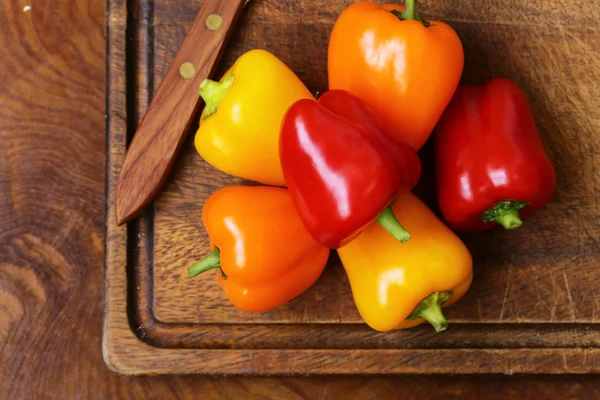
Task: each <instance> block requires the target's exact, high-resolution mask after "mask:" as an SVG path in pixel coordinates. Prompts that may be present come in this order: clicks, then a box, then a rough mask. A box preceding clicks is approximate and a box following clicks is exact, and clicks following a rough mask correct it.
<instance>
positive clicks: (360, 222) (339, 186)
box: [279, 91, 421, 248]
mask: <svg viewBox="0 0 600 400" xmlns="http://www.w3.org/2000/svg"><path fill="white" fill-rule="evenodd" d="M385 129H387V128H386V127H385V126H384V125H381V124H380V120H379V119H378V118H377V116H376V115H375V114H374V113H373V112H372V111H371V110H370V109H369V108H368V107H366V106H365V105H364V102H362V101H361V100H360V99H359V98H358V97H356V96H354V95H352V94H351V93H349V92H346V91H336V92H332V93H325V94H324V95H323V96H321V97H320V98H319V100H318V101H315V100H307V99H304V100H299V101H297V102H296V103H294V104H293V105H292V106H291V107H290V109H289V110H288V111H287V113H286V115H285V117H284V119H283V123H282V126H281V136H280V142H279V144H280V149H279V153H280V158H281V166H282V168H283V174H284V177H285V180H286V183H287V185H288V189H289V191H290V194H291V197H292V199H293V201H294V204H295V206H296V209H297V210H298V213H299V214H300V218H301V219H302V221H303V223H304V225H305V227H306V229H307V230H308V232H309V233H310V234H311V235H312V236H313V237H314V238H315V239H316V240H317V241H318V242H319V243H320V244H322V245H323V246H326V247H329V248H338V247H340V246H342V245H344V244H345V243H347V242H349V241H351V240H352V239H353V238H354V237H356V235H358V233H360V231H361V230H362V229H363V228H364V227H365V226H367V225H368V224H369V223H371V222H373V221H374V220H377V222H378V223H380V224H381V225H382V226H385V228H386V229H387V230H388V231H389V232H390V233H391V234H392V235H393V236H394V237H395V238H396V239H397V240H399V241H401V242H406V241H407V240H409V239H410V233H408V232H407V231H406V230H405V229H404V228H403V227H402V226H401V225H400V224H399V223H398V221H396V219H395V218H394V215H393V213H392V212H391V210H390V209H389V207H388V206H389V205H390V203H391V202H392V200H393V198H394V196H396V195H397V194H398V193H399V192H403V191H408V190H411V189H412V188H413V187H414V185H415V183H416V182H417V180H418V178H419V175H420V173H421V164H420V161H419V157H418V156H417V154H416V152H415V151H414V150H412V148H410V146H408V145H403V144H401V143H397V144H394V143H393V142H390V141H389V140H388V139H382V137H385V136H384V134H383V133H382V132H384V130H385Z"/></svg>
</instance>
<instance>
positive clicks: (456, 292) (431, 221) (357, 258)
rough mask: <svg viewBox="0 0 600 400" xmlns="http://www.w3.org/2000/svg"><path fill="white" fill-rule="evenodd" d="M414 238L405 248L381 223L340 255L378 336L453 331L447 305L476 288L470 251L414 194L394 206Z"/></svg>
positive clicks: (356, 298) (361, 310)
mask: <svg viewBox="0 0 600 400" xmlns="http://www.w3.org/2000/svg"><path fill="white" fill-rule="evenodd" d="M392 211H393V213H394V215H395V216H396V218H397V219H398V221H400V223H401V224H402V225H403V226H405V227H406V228H407V229H408V230H409V231H410V233H411V235H412V237H411V239H410V240H409V241H408V242H406V243H404V244H402V243H400V242H399V241H397V240H395V239H394V238H393V237H392V236H390V235H389V234H388V233H387V232H386V230H385V229H383V228H382V227H381V226H380V225H379V224H376V223H374V224H371V225H369V226H368V227H367V229H365V230H363V231H362V233H361V234H360V235H359V236H358V237H357V238H356V239H354V240H353V241H352V242H350V243H349V244H348V245H346V246H344V247H342V248H340V249H338V250H337V252H338V254H339V256H340V259H341V260H342V264H343V265H344V269H345V270H346V273H347V274H348V279H349V281H350V286H351V288H352V295H353V296H354V302H355V303H356V306H357V308H358V311H359V313H360V315H361V316H362V318H363V320H364V321H365V322H366V323H367V324H368V325H369V326H370V327H371V328H373V329H375V330H377V331H388V330H392V329H403V328H410V327H412V326H415V325H418V324H421V323H423V322H425V321H428V322H430V323H431V324H432V325H433V327H434V328H435V330H436V331H438V332H440V331H443V330H445V329H446V328H447V326H448V323H447V321H446V318H445V317H444V314H443V313H442V306H449V305H451V304H453V303H454V302H456V301H458V299H460V298H461V297H462V296H463V295H464V294H465V293H466V292H467V290H468V289H469V287H470V286H471V281H472V279H473V265H472V258H471V254H470V253H469V250H468V249H467V247H466V246H465V244H464V243H463V242H462V241H461V240H460V239H459V238H458V236H456V235H455V234H454V233H453V232H452V231H451V230H450V229H449V228H448V227H447V226H446V225H444V224H443V223H442V221H440V219H439V218H437V217H436V215H435V214H434V213H433V212H432V211H431V210H430V209H429V208H428V207H427V206H426V205H425V204H424V203H423V202H422V201H421V200H420V199H419V198H418V197H417V196H415V195H414V194H412V193H411V192H405V193H402V194H399V195H398V197H397V198H396V200H395V201H394V203H393V204H392Z"/></svg>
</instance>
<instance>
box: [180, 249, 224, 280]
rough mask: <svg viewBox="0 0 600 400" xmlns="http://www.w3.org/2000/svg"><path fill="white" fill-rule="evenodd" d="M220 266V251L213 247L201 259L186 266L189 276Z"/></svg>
mask: <svg viewBox="0 0 600 400" xmlns="http://www.w3.org/2000/svg"><path fill="white" fill-rule="evenodd" d="M216 268H221V253H220V252H219V249H217V248H215V249H214V250H213V251H212V252H211V253H210V254H209V255H207V256H206V257H205V258H203V259H202V260H200V261H198V262H196V263H194V264H193V265H191V266H190V267H189V268H188V276H190V277H191V278H193V277H195V276H198V275H200V274H201V273H203V272H206V271H208V270H211V269H216Z"/></svg>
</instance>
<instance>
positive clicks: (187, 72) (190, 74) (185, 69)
mask: <svg viewBox="0 0 600 400" xmlns="http://www.w3.org/2000/svg"><path fill="white" fill-rule="evenodd" d="M179 75H181V77H182V78H183V79H193V78H194V77H195V76H196V67H194V64H192V63H191V62H184V63H183V64H181V66H179Z"/></svg>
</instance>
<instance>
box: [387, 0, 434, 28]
mask: <svg viewBox="0 0 600 400" xmlns="http://www.w3.org/2000/svg"><path fill="white" fill-rule="evenodd" d="M417 9H418V6H417V0H406V2H405V3H404V11H402V12H399V11H396V10H392V11H390V12H391V13H392V14H394V15H395V16H396V17H398V18H399V19H400V20H402V21H407V20H413V21H417V22H420V23H422V24H423V25H425V26H426V27H429V26H431V24H430V23H429V22H427V21H425V20H424V19H421V17H420V16H419V12H418V11H417Z"/></svg>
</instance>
